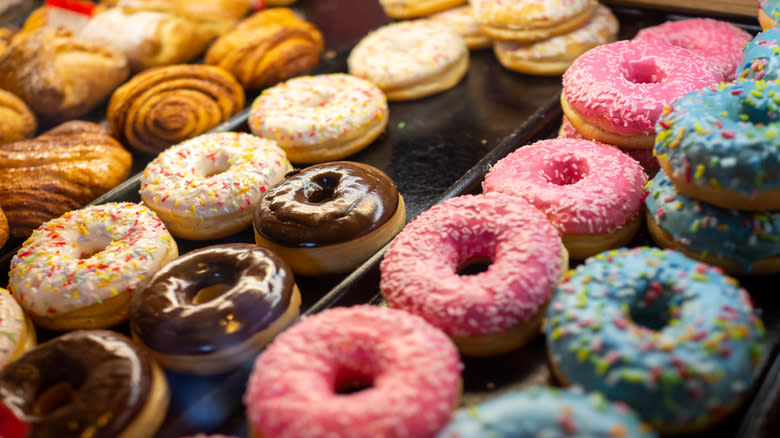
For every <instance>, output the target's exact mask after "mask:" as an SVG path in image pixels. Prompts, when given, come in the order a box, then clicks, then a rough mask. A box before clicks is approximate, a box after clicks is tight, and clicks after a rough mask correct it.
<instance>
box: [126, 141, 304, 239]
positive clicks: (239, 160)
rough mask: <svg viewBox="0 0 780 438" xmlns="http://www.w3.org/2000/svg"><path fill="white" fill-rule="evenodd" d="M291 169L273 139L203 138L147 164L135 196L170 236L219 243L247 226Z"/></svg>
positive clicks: (187, 143) (171, 149)
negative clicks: (139, 196) (273, 188)
mask: <svg viewBox="0 0 780 438" xmlns="http://www.w3.org/2000/svg"><path fill="white" fill-rule="evenodd" d="M291 169H292V166H291V165H290V163H289V162H288V161H287V158H286V156H285V153H284V151H283V150H282V149H281V148H280V147H279V146H278V145H277V144H276V143H275V142H274V141H272V140H267V139H263V138H258V137H255V136H254V135H251V134H247V133H243V132H218V133H210V134H203V135H201V136H198V137H195V138H192V139H189V140H186V141H184V142H182V143H179V144H177V145H175V146H172V147H170V148H169V149H167V150H165V151H164V152H162V153H160V155H158V156H157V157H156V158H155V159H154V160H152V162H150V163H149V164H148V165H147V166H146V168H145V169H144V172H143V175H142V176H141V188H140V191H139V192H140V194H141V199H142V200H143V202H144V204H146V205H147V206H148V207H149V208H151V209H152V210H154V211H155V213H157V215H158V216H160V218H161V219H162V221H163V222H164V223H165V225H166V226H167V227H168V229H169V230H170V231H171V234H173V235H174V236H176V237H181V238H184V239H197V240H204V239H218V238H221V237H225V236H229V235H231V234H235V233H237V232H239V231H241V230H243V229H245V228H247V227H248V226H249V225H250V224H251V223H252V213H253V212H254V210H255V206H256V205H257V202H258V201H259V200H260V198H261V197H262V196H263V193H264V192H265V191H266V190H268V189H269V188H270V187H271V186H273V185H274V184H276V183H277V182H279V181H281V180H282V178H283V177H284V174H285V173H287V172H288V171H290V170H291Z"/></svg>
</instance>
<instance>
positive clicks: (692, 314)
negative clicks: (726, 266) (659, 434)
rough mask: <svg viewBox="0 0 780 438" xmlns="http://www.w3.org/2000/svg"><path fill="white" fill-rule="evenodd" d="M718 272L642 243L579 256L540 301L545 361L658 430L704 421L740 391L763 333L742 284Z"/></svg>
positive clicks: (746, 386) (748, 382)
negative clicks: (548, 298) (544, 309)
mask: <svg viewBox="0 0 780 438" xmlns="http://www.w3.org/2000/svg"><path fill="white" fill-rule="evenodd" d="M720 272H721V271H720V270H719V269H717V268H713V267H711V266H709V265H706V264H704V263H700V262H696V261H694V260H692V259H689V258H687V257H685V256H684V255H682V254H681V253H679V252H676V251H672V250H659V249H655V248H646V247H641V248H632V249H619V250H613V251H608V252H604V253H601V254H599V255H596V256H594V257H591V258H589V259H587V260H586V261H585V263H584V264H583V265H580V266H578V267H577V269H576V270H573V271H570V272H569V273H568V274H567V277H566V278H565V279H564V281H563V282H561V284H560V285H559V286H558V288H557V289H556V291H555V292H554V295H553V298H552V300H551V302H550V305H549V307H548V310H547V319H546V323H545V332H546V337H547V345H548V348H549V351H550V356H551V358H552V362H553V364H554V366H555V367H556V369H557V370H558V371H559V373H560V375H562V376H564V377H565V378H566V379H568V380H569V381H570V382H571V383H573V384H576V385H581V386H583V387H584V389H585V390H587V391H596V392H601V393H603V394H604V395H605V396H606V397H607V398H608V399H611V400H622V401H624V402H625V403H627V404H628V405H629V406H631V407H632V408H634V409H635V410H636V411H637V412H638V413H639V415H640V416H641V417H642V418H643V419H644V420H645V421H647V422H649V423H650V424H652V425H653V426H655V427H658V428H660V429H661V430H669V429H675V428H679V427H686V428H688V427H697V426H702V425H703V424H706V423H707V422H708V421H710V420H712V419H713V418H714V417H717V416H718V414H720V413H721V412H722V411H723V410H725V409H727V408H728V407H732V406H733V405H734V404H735V403H737V402H738V401H739V400H740V399H741V398H742V396H744V395H746V394H747V393H748V391H749V390H750V388H751V386H752V385H753V383H754V379H755V375H754V372H755V371H756V366H757V364H758V362H759V361H760V360H761V358H762V355H763V343H764V337H765V332H764V328H763V324H762V322H761V320H760V319H759V318H758V316H757V315H756V314H755V313H754V311H753V308H752V305H751V303H750V299H749V296H748V295H747V293H746V292H745V291H744V290H743V289H741V288H740V287H739V286H738V284H737V282H736V280H734V279H732V278H730V277H727V276H724V275H722V274H721V273H720Z"/></svg>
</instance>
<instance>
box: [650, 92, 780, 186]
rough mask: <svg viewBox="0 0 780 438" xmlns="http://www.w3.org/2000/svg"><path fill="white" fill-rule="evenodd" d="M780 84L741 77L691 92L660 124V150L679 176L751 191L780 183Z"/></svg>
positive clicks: (660, 158) (657, 149)
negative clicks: (779, 106)
mask: <svg viewBox="0 0 780 438" xmlns="http://www.w3.org/2000/svg"><path fill="white" fill-rule="evenodd" d="M778 104H780V84H779V83H777V82H766V81H750V80H745V81H738V82H736V83H729V84H725V83H723V84H721V85H720V86H718V87H712V88H704V89H701V90H698V91H694V92H692V93H688V94H686V95H684V96H683V97H681V98H680V99H678V100H677V101H675V102H674V103H672V104H671V105H670V106H669V107H668V108H666V109H665V110H664V112H663V113H662V114H661V117H660V118H659V119H658V122H657V123H656V141H655V147H654V154H655V155H656V157H657V158H658V161H659V162H661V163H662V164H664V163H666V162H667V161H668V163H669V166H670V167H671V169H672V172H674V175H672V176H673V177H674V178H675V179H677V178H680V179H683V178H684V179H685V180H686V181H690V182H691V183H695V184H697V185H700V186H703V187H708V188H712V189H714V190H718V189H720V188H723V187H729V188H731V189H734V190H737V191H739V192H740V193H742V194H743V195H745V196H748V197H750V196H752V195H755V193H756V192H758V191H759V190H765V189H768V188H773V189H776V188H780V124H779V123H778V114H779V113H778Z"/></svg>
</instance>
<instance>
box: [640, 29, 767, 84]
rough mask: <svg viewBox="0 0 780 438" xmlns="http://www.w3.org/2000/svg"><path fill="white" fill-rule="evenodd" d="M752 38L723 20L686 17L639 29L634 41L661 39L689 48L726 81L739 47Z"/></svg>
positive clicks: (734, 67) (729, 78) (735, 68)
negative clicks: (712, 66)
mask: <svg viewBox="0 0 780 438" xmlns="http://www.w3.org/2000/svg"><path fill="white" fill-rule="evenodd" d="M752 38H753V37H752V35H750V34H749V33H747V32H745V31H744V30H742V29H740V28H738V27H737V26H734V25H733V24H731V23H729V22H726V21H720V20H713V19H711V18H689V19H687V20H679V21H667V22H666V23H662V24H659V25H657V26H651V27H646V28H644V29H641V30H640V31H639V32H638V33H637V34H636V36H635V37H634V41H650V42H661V43H667V44H671V45H673V46H679V47H682V48H685V49H688V50H690V51H692V52H694V53H696V54H698V55H700V56H701V57H702V58H704V59H706V60H707V61H708V62H709V63H710V64H714V65H715V66H716V67H718V69H719V70H720V72H721V74H722V75H723V79H724V80H725V81H732V80H734V77H735V72H736V70H737V63H738V62H739V58H740V57H741V56H742V49H743V48H744V47H745V44H747V43H748V41H750V40H751V39H752Z"/></svg>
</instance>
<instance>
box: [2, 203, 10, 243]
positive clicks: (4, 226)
mask: <svg viewBox="0 0 780 438" xmlns="http://www.w3.org/2000/svg"><path fill="white" fill-rule="evenodd" d="M9 234H10V230H9V228H8V219H6V217H5V213H3V209H2V208H0V248H2V247H3V245H5V242H7V241H8V235H9Z"/></svg>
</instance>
